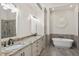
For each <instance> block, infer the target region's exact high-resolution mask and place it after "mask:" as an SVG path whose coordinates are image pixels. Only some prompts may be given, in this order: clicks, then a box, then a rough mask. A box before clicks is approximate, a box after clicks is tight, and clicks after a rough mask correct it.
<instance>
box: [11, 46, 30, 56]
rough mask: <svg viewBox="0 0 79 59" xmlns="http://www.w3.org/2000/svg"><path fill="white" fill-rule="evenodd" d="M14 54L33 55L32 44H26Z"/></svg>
mask: <svg viewBox="0 0 79 59" xmlns="http://www.w3.org/2000/svg"><path fill="white" fill-rule="evenodd" d="M12 56H31V45H29V46H26V47H25V48H23V49H22V50H19V51H17V52H16V53H15V54H13V55H12Z"/></svg>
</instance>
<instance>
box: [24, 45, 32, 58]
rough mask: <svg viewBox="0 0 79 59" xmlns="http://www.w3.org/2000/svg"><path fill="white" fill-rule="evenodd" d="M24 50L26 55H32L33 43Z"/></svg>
mask: <svg viewBox="0 0 79 59" xmlns="http://www.w3.org/2000/svg"><path fill="white" fill-rule="evenodd" d="M24 52H25V56H31V45H29V46H27V47H26V48H25V49H24Z"/></svg>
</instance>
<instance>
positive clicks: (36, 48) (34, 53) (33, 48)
mask: <svg viewBox="0 0 79 59" xmlns="http://www.w3.org/2000/svg"><path fill="white" fill-rule="evenodd" d="M37 44H38V42H37V41H36V42H34V43H33V44H32V55H33V56H37V55H38V45H37Z"/></svg>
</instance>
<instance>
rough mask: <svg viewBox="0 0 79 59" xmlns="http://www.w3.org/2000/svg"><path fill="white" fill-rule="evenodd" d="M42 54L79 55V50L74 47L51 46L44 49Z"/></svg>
mask: <svg viewBox="0 0 79 59" xmlns="http://www.w3.org/2000/svg"><path fill="white" fill-rule="evenodd" d="M41 55H42V56H79V50H78V49H76V48H73V49H63V48H55V47H53V46H50V47H49V49H47V50H46V51H44V52H43V53H42V54H41Z"/></svg>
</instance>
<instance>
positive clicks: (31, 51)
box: [12, 37, 45, 56]
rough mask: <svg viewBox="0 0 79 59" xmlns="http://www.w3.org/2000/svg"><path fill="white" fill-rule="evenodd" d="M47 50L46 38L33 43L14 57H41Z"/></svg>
mask: <svg viewBox="0 0 79 59" xmlns="http://www.w3.org/2000/svg"><path fill="white" fill-rule="evenodd" d="M44 48H45V39H44V37H41V38H38V39H37V40H36V41H34V42H33V43H31V44H29V45H28V46H26V47H25V48H23V49H21V50H19V51H17V52H16V53H15V54H13V55H12V56H39V55H40V54H41V52H42V51H43V49H44Z"/></svg>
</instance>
